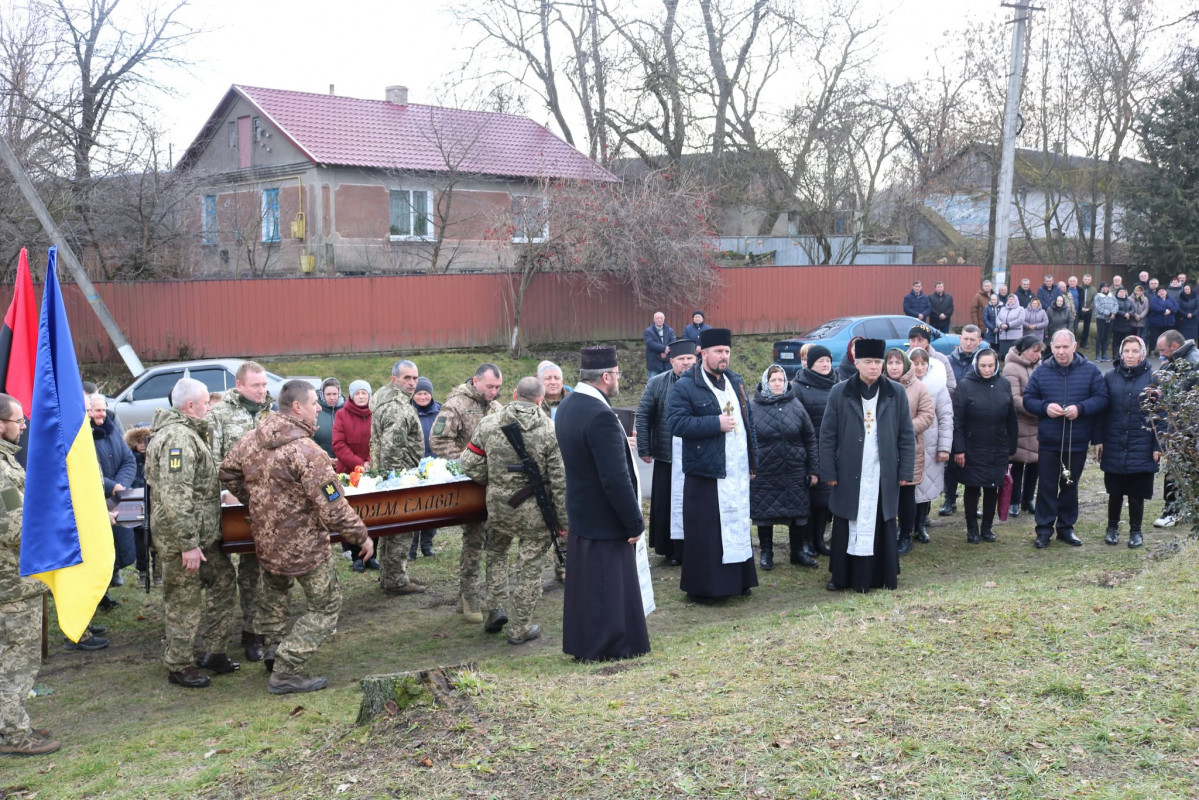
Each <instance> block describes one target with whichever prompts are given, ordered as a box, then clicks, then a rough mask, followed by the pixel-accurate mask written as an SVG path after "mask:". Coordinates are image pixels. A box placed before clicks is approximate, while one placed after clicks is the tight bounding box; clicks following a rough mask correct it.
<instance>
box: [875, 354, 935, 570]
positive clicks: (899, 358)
mask: <svg viewBox="0 0 1199 800" xmlns="http://www.w3.org/2000/svg"><path fill="white" fill-rule="evenodd" d="M884 364H885V367H886V371H887V377H888V378H890V379H891V380H893V381H895V382H896V383H898V384H899V385H901V386H902V387H903V388H904V391H905V392H907V395H908V412H909V413H910V414H911V415H912V431H913V432H914V433H915V434H916V471H915V477H914V478H913V479H912V482H911V483H909V484H908V485H907V486H901V487H899V554H900V555H901V556H906V555H907V554H908V553H910V552H911V551H912V531H913V530H915V528H916V486H917V485H918V484H919V483H920V482H921V481H922V480H924V432H925V431H926V430H928V429H929V428H930V427H932V424H933V421H934V420H935V419H936V412H935V410H934V408H933V398H932V395H930V394H929V393H928V388H927V387H926V386H925V385H924V384H923V383H921V382H920V381H919V380H918V379H917V378H916V374H915V373H914V372H912V362H911V361H910V360H908V354H907V353H905V352H904V351H903V350H900V349H899V348H898V347H892V348H891V349H890V350H888V351H887V357H886V358H885V359H884Z"/></svg>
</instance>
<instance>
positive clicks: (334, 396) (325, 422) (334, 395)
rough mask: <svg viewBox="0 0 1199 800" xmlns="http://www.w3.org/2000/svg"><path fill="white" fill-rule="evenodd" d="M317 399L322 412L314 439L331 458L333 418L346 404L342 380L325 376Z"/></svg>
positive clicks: (332, 454) (317, 422)
mask: <svg viewBox="0 0 1199 800" xmlns="http://www.w3.org/2000/svg"><path fill="white" fill-rule="evenodd" d="M317 399H318V400H319V401H320V404H321V413H320V416H319V417H317V420H316V433H315V434H313V436H312V441H314V442H316V443H317V444H319V445H320V446H321V449H322V450H324V451H325V452H326V453H328V454H329V458H333V457H334V453H333V418H334V417H335V416H337V410H338V409H340V408H341V407H342V406H344V405H345V404H346V399H345V398H344V397H343V396H342V394H341V381H339V380H337V378H325V382H324V383H322V384H321V391H320V393H319V394H318V395H317Z"/></svg>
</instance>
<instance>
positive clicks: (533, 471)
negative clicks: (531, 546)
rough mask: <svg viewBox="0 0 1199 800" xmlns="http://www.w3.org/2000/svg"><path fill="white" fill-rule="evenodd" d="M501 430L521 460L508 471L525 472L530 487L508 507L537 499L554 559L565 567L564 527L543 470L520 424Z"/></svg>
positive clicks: (509, 503) (514, 497) (514, 496)
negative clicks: (560, 537) (560, 540)
mask: <svg viewBox="0 0 1199 800" xmlns="http://www.w3.org/2000/svg"><path fill="white" fill-rule="evenodd" d="M500 430H501V431H503V432H504V435H505V436H507V437H508V443H509V444H511V445H512V449H513V450H515V451H516V457H517V458H519V459H520V463H519V464H509V465H508V471H509V472H523V473H524V474H525V476H526V477H527V478H528V479H529V485H528V486H526V487H525V488H524V489H521V490H520V491H519V492H517V493H516V494H514V495H512V497H511V499H509V500H508V505H509V506H511V507H512V508H516V507H518V506H519V505H520V504H521V503H523V502H524V501H525V500H528V499H529V495H530V494H531V495H533V497H535V498H537V507H538V508H539V509H541V517H542V519H544V520H545V524H546V526H547V527H548V528H549V529H550V543H551V544H552V545H553V546H554V557H555V558H557V559H558V563H559V564H560V565H563V566H565V565H566V557H565V556H563V555H562V546H561V545H560V544H559V543H558V531H560V530H561V529H562V526H561V525H559V524H558V514H557V512H555V511H554V501H553V498H551V497H550V493H549V489H548V488H547V487H546V485H545V478H543V477H542V475H541V468H540V467H538V466H537V462H536V461H534V460H533V457H532V456H530V455H529V451H528V450H526V449H525V439H524V436H523V435H522V434H521V432H520V425H519V424H517V423H515V422H510V423H508V424H507V425H502V426H500Z"/></svg>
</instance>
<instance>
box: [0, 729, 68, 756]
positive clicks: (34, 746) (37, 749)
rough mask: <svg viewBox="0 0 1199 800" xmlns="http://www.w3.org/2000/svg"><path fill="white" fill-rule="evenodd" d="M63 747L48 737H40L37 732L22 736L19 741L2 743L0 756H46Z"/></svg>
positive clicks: (0, 744)
mask: <svg viewBox="0 0 1199 800" xmlns="http://www.w3.org/2000/svg"><path fill="white" fill-rule="evenodd" d="M60 747H62V745H61V744H59V743H58V742H56V741H55V740H54V739H51V738H49V737H46V736H40V735H38V733H37V732H36V731H30V732H29V733H27V734H25V735H24V736H21V737H20V738H18V739H13V740H11V741H7V742H3V743H0V754H3V755H10V756H44V755H46V754H48V753H53V752H54V751H56V750H58V748H60Z"/></svg>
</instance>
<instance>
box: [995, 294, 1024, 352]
mask: <svg viewBox="0 0 1199 800" xmlns="http://www.w3.org/2000/svg"><path fill="white" fill-rule="evenodd" d="M995 329H996V330H995V338H996V339H998V341H997V342H996V344H995V349H996V350H998V351H999V357H1000V358H1003V357H1004V356H1005V355H1007V351H1008V350H1010V349H1011V347H1012V345H1014V344H1015V343H1016V342H1018V341H1020V340H1021V339H1022V338H1024V308H1023V307H1022V306H1021V305H1020V299H1019V298H1018V297H1016V295H1014V294H1009V295H1008V297H1007V305H1006V306H1004V307H1003V308H1001V309H999V314H998V315H996V317H995Z"/></svg>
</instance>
